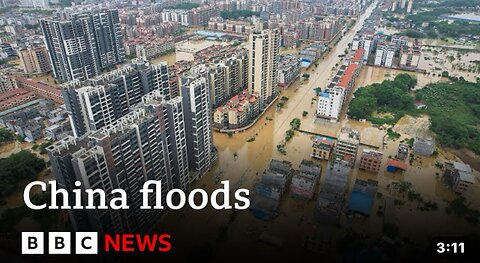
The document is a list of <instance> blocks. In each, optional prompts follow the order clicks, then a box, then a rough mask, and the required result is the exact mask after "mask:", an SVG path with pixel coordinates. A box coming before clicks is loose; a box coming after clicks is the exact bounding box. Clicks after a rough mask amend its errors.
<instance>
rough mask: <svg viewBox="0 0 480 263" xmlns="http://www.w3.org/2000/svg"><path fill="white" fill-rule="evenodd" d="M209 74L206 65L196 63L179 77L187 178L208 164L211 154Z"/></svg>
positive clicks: (199, 174) (200, 171)
mask: <svg viewBox="0 0 480 263" xmlns="http://www.w3.org/2000/svg"><path fill="white" fill-rule="evenodd" d="M209 74H210V73H209V69H208V68H207V67H204V66H202V65H200V66H198V67H194V68H192V69H191V70H190V72H187V73H185V74H184V75H183V76H182V78H181V96H182V98H183V105H184V109H185V111H184V116H185V132H186V139H187V146H188V163H189V167H190V170H191V171H192V175H191V181H193V180H195V179H197V178H198V177H200V176H201V175H202V174H203V173H204V172H205V171H206V170H208V168H210V166H211V163H212V158H213V154H214V148H213V138H212V111H211V101H210V98H211V97H210V84H209V81H208V75H209Z"/></svg>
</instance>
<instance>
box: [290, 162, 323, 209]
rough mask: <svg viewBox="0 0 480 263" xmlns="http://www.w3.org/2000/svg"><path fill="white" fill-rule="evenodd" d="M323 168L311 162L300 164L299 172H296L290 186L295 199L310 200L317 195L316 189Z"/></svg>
mask: <svg viewBox="0 0 480 263" xmlns="http://www.w3.org/2000/svg"><path fill="white" fill-rule="evenodd" d="M321 172H322V166H321V165H320V164H316V163H314V162H312V161H309V160H303V161H302V162H301V163H300V167H299V170H298V171H296V172H295V174H294V176H293V178H292V184H291V185H290V193H291V195H292V196H293V197H296V198H299V199H303V200H310V199H311V198H312V197H313V196H314V194H315V188H316V186H317V183H318V181H319V179H320V174H321Z"/></svg>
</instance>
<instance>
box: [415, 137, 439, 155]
mask: <svg viewBox="0 0 480 263" xmlns="http://www.w3.org/2000/svg"><path fill="white" fill-rule="evenodd" d="M433 152H435V140H434V139H433V138H419V137H417V138H415V141H414V142H413V153H415V154H418V155H423V156H431V155H432V154H433Z"/></svg>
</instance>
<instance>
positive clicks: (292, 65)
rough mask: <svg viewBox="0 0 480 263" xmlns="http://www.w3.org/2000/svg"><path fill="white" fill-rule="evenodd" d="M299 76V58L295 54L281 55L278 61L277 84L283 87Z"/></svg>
mask: <svg viewBox="0 0 480 263" xmlns="http://www.w3.org/2000/svg"><path fill="white" fill-rule="evenodd" d="M299 76H300V60H299V59H298V58H297V57H295V56H283V57H281V58H280V62H279V63H278V86H279V88H280V89H285V88H287V87H288V86H290V84H292V82H293V81H295V80H296V79H297V78H298V77H299Z"/></svg>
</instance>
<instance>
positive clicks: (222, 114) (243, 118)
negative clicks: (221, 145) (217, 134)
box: [213, 90, 260, 129]
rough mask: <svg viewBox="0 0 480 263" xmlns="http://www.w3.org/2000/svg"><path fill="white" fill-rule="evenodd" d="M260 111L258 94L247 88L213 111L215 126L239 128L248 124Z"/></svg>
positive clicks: (219, 127)
mask: <svg viewBox="0 0 480 263" xmlns="http://www.w3.org/2000/svg"><path fill="white" fill-rule="evenodd" d="M259 113H260V103H259V100H258V99H257V96H256V95H255V94H254V95H248V94H247V91H246V90H245V91H244V92H242V93H241V94H240V95H236V96H234V97H233V98H231V99H230V100H229V101H228V102H227V103H226V104H224V105H223V106H220V107H218V108H217V109H216V110H215V111H214V113H213V126H214V127H215V128H218V129H237V128H240V127H243V126H246V125H248V124H249V123H250V122H252V121H253V120H254V119H255V118H256V117H257V116H258V114H259Z"/></svg>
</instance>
